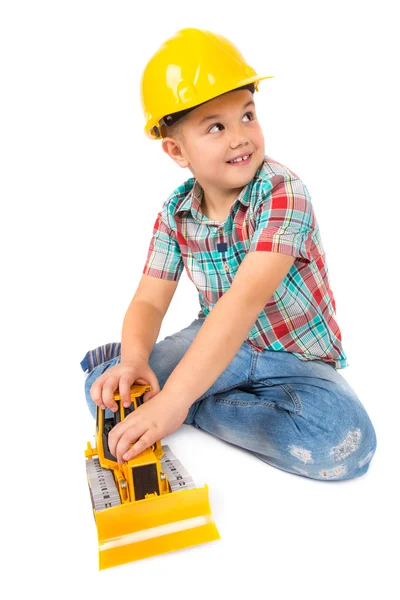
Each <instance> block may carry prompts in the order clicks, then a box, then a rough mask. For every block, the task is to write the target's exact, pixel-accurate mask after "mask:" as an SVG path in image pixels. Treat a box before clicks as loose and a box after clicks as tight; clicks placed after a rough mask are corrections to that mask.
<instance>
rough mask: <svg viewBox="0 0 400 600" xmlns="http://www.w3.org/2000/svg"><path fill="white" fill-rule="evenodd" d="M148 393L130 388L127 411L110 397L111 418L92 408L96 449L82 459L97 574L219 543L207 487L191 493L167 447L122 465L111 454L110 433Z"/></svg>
mask: <svg viewBox="0 0 400 600" xmlns="http://www.w3.org/2000/svg"><path fill="white" fill-rule="evenodd" d="M150 389H151V387H150V386H148V385H133V386H132V387H131V401H132V403H131V405H130V407H129V408H125V407H124V406H123V405H122V402H121V399H120V396H119V394H118V393H115V394H114V399H115V401H116V402H117V406H118V410H117V411H116V412H115V413H113V414H112V415H111V416H110V417H107V416H106V414H107V413H108V412H109V411H107V413H106V411H104V410H102V409H100V408H98V407H97V411H96V434H95V439H96V448H92V446H91V444H90V443H89V442H88V444H87V449H86V451H85V456H86V459H87V460H86V472H87V478H88V484H89V490H90V496H91V500H92V505H93V513H94V517H95V521H96V526H97V535H98V543H99V568H100V569H107V568H108V567H114V566H116V565H121V564H124V563H127V562H131V561H134V560H139V559H142V558H147V557H149V556H154V555H157V554H162V553H164V552H170V551H173V550H179V549H181V548H187V547H189V546H195V545H197V544H202V543H204V542H209V541H213V540H217V539H219V533H218V530H217V527H216V525H215V523H214V522H213V519H212V515H211V509H210V503H209V499H208V487H207V485H205V486H204V487H203V488H196V487H195V484H194V482H193V480H192V478H191V477H190V475H189V473H187V471H186V470H185V469H184V467H183V466H182V465H181V464H180V462H179V461H178V460H177V459H176V457H175V456H174V455H173V454H172V452H171V451H170V449H169V448H168V446H164V447H162V446H161V442H156V443H155V444H153V446H152V447H151V448H148V449H147V450H145V451H144V452H142V453H141V454H140V455H139V456H136V457H135V458H133V459H132V460H129V461H128V462H125V463H123V464H119V463H118V462H117V459H116V458H115V456H113V455H112V454H111V452H110V449H109V446H108V434H109V432H110V431H111V429H112V428H113V427H114V426H115V425H116V424H117V423H119V422H120V421H121V420H122V419H124V418H125V417H126V416H127V415H128V414H130V413H131V412H132V411H133V410H136V409H137V407H138V406H140V405H141V404H142V403H143V395H144V393H145V392H147V391H149V390H150Z"/></svg>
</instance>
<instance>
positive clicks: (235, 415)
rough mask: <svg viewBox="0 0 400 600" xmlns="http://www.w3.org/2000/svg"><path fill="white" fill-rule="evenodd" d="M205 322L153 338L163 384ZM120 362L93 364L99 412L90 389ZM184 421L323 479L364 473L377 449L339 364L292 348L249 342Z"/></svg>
mask: <svg viewBox="0 0 400 600" xmlns="http://www.w3.org/2000/svg"><path fill="white" fill-rule="evenodd" d="M203 323H204V318H197V319H195V320H194V321H193V322H192V323H191V324H190V325H189V326H188V327H186V328H185V329H182V331H178V332H177V333H175V334H173V335H169V336H167V337H166V338H165V339H164V340H162V341H160V342H158V343H157V344H155V346H154V348H153V351H152V353H151V355H150V358H149V365H150V367H151V368H152V369H153V371H154V373H155V374H156V376H157V378H158V381H159V384H160V387H161V389H162V388H163V386H164V384H165V382H166V380H167V379H168V377H169V375H170V374H171V372H172V371H173V370H174V369H175V367H176V365H177V364H178V363H179V361H180V360H181V358H182V357H183V355H184V354H185V353H186V351H187V350H188V348H189V346H190V345H191V343H192V341H193V339H194V337H195V336H196V334H197V332H198V331H199V329H200V327H201V326H202V324H203ZM119 360H120V357H119V356H118V357H116V358H113V359H111V360H108V361H107V362H104V363H102V364H100V365H98V366H96V367H94V368H93V369H92V370H91V371H90V373H89V375H88V377H87V379H86V381H85V393H86V400H87V403H88V406H89V409H90V411H91V413H92V414H93V415H94V414H95V404H94V402H93V400H92V398H91V396H90V387H91V386H92V384H93V382H94V381H95V380H96V379H97V377H99V376H100V375H101V374H102V373H103V372H104V371H105V370H106V369H107V368H108V367H111V366H113V365H115V364H117V363H118V362H119ZM185 423H186V424H189V425H193V426H194V427H197V428H199V429H202V430H203V431H206V432H208V433H211V434H212V435H215V436H216V437H218V438H220V439H222V440H225V441H226V442H229V443H231V444H235V445H236V446H239V447H241V448H244V449H246V450H248V451H250V452H251V453H252V454H254V455H255V456H256V457H257V458H259V459H261V460H263V461H264V462H266V463H268V464H270V465H272V466H274V467H277V468H278V469H283V470H284V471H288V472H289V473H294V474H297V475H303V476H305V477H311V478H313V479H320V480H324V481H328V480H338V479H340V480H343V479H350V478H352V477H359V476H360V475H363V474H364V473H365V472H366V471H367V470H368V467H369V464H370V461H371V459H372V457H373V455H374V452H375V449H376V435H375V431H374V427H373V425H372V423H371V421H370V418H369V416H368V414H367V412H366V411H365V409H364V407H363V406H362V404H361V402H360V400H359V399H358V397H357V395H356V394H355V392H354V391H353V390H352V388H351V387H350V385H349V384H348V383H347V381H346V380H345V379H344V378H343V377H342V376H341V375H340V374H339V373H338V371H336V369H335V368H334V367H332V366H330V365H328V364H326V363H323V362H322V361H304V360H300V359H299V358H297V357H296V356H294V355H293V354H291V353H290V352H275V351H269V350H263V351H259V350H257V349H256V348H254V347H253V346H251V344H249V343H248V342H247V341H245V342H244V343H243V344H242V346H241V347H240V349H239V351H238V352H237V354H236V356H235V357H234V358H233V360H232V361H231V363H230V364H229V365H228V367H227V368H226V369H225V371H223V373H221V375H220V376H219V377H218V379H217V380H216V381H215V382H214V383H213V385H212V386H211V387H210V388H209V389H208V390H207V391H206V392H205V393H204V394H203V395H202V396H200V398H198V400H197V401H196V402H195V403H194V404H193V405H192V406H191V407H190V409H189V412H188V415H187V418H186V420H185Z"/></svg>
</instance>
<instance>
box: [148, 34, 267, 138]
mask: <svg viewBox="0 0 400 600" xmlns="http://www.w3.org/2000/svg"><path fill="white" fill-rule="evenodd" d="M270 77H273V75H266V76H262V77H259V76H258V75H257V73H256V72H255V70H254V69H253V68H252V67H251V66H250V65H248V64H247V63H246V61H245V59H244V58H243V56H242V54H241V53H240V52H239V50H238V49H237V48H236V46H234V44H232V42H230V41H229V40H227V39H226V38H225V37H223V36H222V35H218V34H216V33H212V32H211V31H206V30H202V29H194V28H188V29H181V30H180V31H178V32H177V33H176V34H175V35H174V36H173V37H171V38H170V39H168V40H167V41H166V42H164V43H163V44H162V46H161V47H160V48H159V50H158V51H157V52H156V53H155V54H154V55H153V57H152V58H151V59H150V61H149V62H148V63H147V65H146V67H145V69H144V71H143V75H142V80H141V101H142V107H143V111H144V115H145V119H146V125H145V128H144V129H145V133H146V135H148V136H149V137H150V138H151V139H154V140H156V139H160V137H161V133H160V120H161V119H162V118H163V117H165V116H166V115H169V114H171V113H178V112H180V111H183V110H186V109H189V108H193V107H195V106H198V105H199V104H202V103H203V102H207V101H208V100H212V99H213V98H216V97H217V96H220V95H221V94H225V93H226V92H230V91H232V90H234V89H237V88H239V87H243V86H245V85H248V84H250V83H254V87H255V89H256V90H258V82H259V81H260V80H262V79H268V78H270Z"/></svg>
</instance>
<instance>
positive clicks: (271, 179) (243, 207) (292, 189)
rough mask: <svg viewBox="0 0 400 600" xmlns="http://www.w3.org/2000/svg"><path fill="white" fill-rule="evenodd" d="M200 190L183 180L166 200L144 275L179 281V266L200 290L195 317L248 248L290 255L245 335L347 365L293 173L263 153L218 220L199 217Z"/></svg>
mask: <svg viewBox="0 0 400 600" xmlns="http://www.w3.org/2000/svg"><path fill="white" fill-rule="evenodd" d="M202 195H203V190H202V188H201V186H200V184H199V183H198V181H197V180H196V179H195V178H190V179H188V180H187V181H185V182H184V183H183V184H182V185H180V186H179V187H178V188H177V189H176V190H174V192H173V193H172V194H171V195H170V196H169V197H168V198H167V200H166V202H165V203H164V205H163V207H162V209H161V211H160V212H159V213H158V215H157V218H156V221H155V224H154V230H153V237H152V239H151V241H150V246H149V250H148V255H147V260H146V263H145V266H144V269H143V273H144V274H146V275H150V276H152V277H159V278H161V279H167V280H170V281H178V280H179V278H180V276H181V273H182V271H183V268H184V267H185V269H186V272H187V274H188V276H189V278H190V279H191V280H192V281H193V283H194V285H195V286H196V288H197V290H198V293H199V302H200V307H201V310H200V312H199V316H203V315H204V316H206V315H208V313H209V312H210V311H211V310H212V308H213V306H214V305H215V303H216V302H217V301H218V299H219V298H220V297H221V296H222V295H223V294H224V292H226V291H227V290H228V289H229V288H230V286H231V284H232V281H233V278H234V276H235V273H236V271H237V270H238V268H239V266H240V263H241V262H242V260H243V259H244V257H245V256H246V254H247V253H248V252H257V251H258V252H259V251H267V252H282V253H283V254H290V255H292V256H294V257H295V258H296V260H295V262H294V263H293V265H292V267H291V269H290V271H289V272H288V274H287V276H286V277H285V279H284V280H283V281H282V283H281V284H280V286H279V287H278V288H277V289H276V291H275V293H274V294H273V296H272V297H271V299H270V300H269V301H268V302H267V304H266V305H265V307H264V309H263V310H262V311H261V313H260V315H259V316H258V318H257V321H256V322H255V324H254V326H253V327H252V329H251V330H250V331H249V335H248V338H247V340H248V342H249V343H251V344H252V345H253V346H254V347H255V348H257V349H259V350H264V349H266V350H276V351H285V352H292V353H293V354H295V355H296V356H297V357H298V358H300V359H302V360H322V361H324V362H328V363H331V364H332V365H333V366H334V367H335V368H337V369H340V368H343V367H346V366H347V359H346V356H345V354H344V351H343V348H342V341H341V333H340V329H339V326H338V324H337V321H336V316H335V310H336V307H335V300H334V297H333V294H332V290H331V288H330V284H329V276H328V267H327V263H326V258H325V252H324V249H323V246H322V241H321V236H320V231H319V227H318V223H317V221H316V218H315V214H314V210H313V207H312V203H311V197H310V195H309V193H308V190H307V188H306V186H305V185H304V184H303V183H302V181H301V180H300V179H299V178H298V177H297V175H296V174H295V173H293V172H292V171H291V170H290V169H288V168H287V167H285V166H283V165H282V164H280V163H278V162H277V161H275V160H273V159H272V158H271V157H269V156H265V158H264V161H263V163H262V165H261V166H260V167H259V169H258V170H257V172H256V174H255V176H254V178H253V179H252V180H251V181H250V183H248V184H247V185H246V186H245V187H244V188H243V190H242V191H241V192H240V194H239V195H238V197H237V198H236V199H235V201H234V202H233V204H232V205H231V207H230V211H229V215H228V216H227V217H226V219H225V221H224V222H223V223H217V222H215V221H212V220H211V219H208V218H207V217H206V216H205V215H203V213H202V211H201V200H202ZM266 277H268V273H266Z"/></svg>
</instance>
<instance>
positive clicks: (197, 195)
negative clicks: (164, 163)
mask: <svg viewBox="0 0 400 600" xmlns="http://www.w3.org/2000/svg"><path fill="white" fill-rule="evenodd" d="M258 172H259V171H257V173H256V175H257V174H258ZM254 179H255V177H254ZM254 179H252V180H251V181H250V182H249V183H248V184H247V185H246V186H245V187H244V188H243V189H242V191H241V192H240V194H239V195H238V196H237V198H236V199H235V201H234V203H233V204H236V202H238V201H239V202H240V203H241V204H242V205H243V206H248V205H249V204H250V196H251V185H250V184H251V183H252V182H253V181H254ZM202 198H203V188H202V187H201V185H200V183H199V182H198V181H197V179H194V184H193V187H192V189H191V190H190V192H189V193H188V194H187V195H186V196H185V198H184V199H183V202H182V203H181V204H180V205H179V206H178V207H177V208H176V209H175V214H178V213H180V212H185V211H188V210H191V211H192V213H193V214H196V213H197V214H198V215H199V214H200V204H201V200H202Z"/></svg>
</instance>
